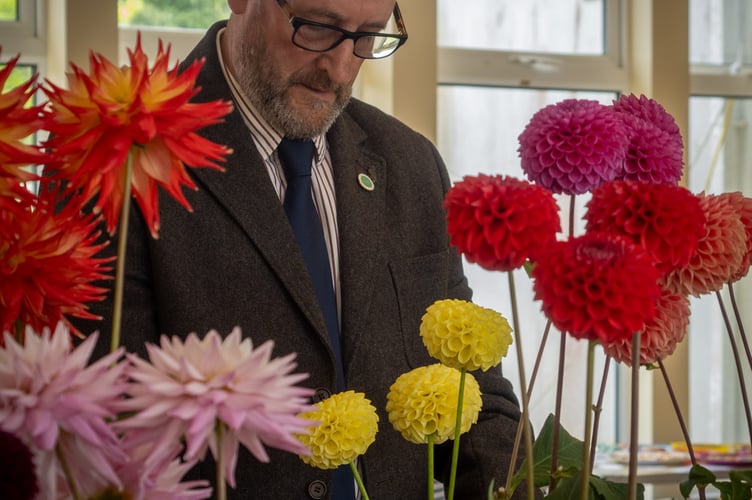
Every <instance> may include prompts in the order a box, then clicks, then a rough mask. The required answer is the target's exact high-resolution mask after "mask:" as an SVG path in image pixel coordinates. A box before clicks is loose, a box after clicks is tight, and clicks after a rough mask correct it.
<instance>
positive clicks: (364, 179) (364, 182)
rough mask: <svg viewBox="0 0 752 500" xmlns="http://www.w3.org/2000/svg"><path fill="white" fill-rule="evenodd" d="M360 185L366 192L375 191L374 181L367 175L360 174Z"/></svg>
mask: <svg viewBox="0 0 752 500" xmlns="http://www.w3.org/2000/svg"><path fill="white" fill-rule="evenodd" d="M358 184H360V187H362V188H363V189H365V190H366V191H373V189H374V187H375V186H374V184H373V179H371V178H370V177H369V176H368V175H367V174H358Z"/></svg>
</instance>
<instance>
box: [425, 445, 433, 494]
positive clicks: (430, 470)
mask: <svg viewBox="0 0 752 500" xmlns="http://www.w3.org/2000/svg"><path fill="white" fill-rule="evenodd" d="M426 498H427V499H428V500H433V434H429V435H428V495H427V496H426Z"/></svg>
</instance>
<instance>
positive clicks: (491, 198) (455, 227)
mask: <svg viewBox="0 0 752 500" xmlns="http://www.w3.org/2000/svg"><path fill="white" fill-rule="evenodd" d="M444 207H445V208H446V210H447V229H448V232H449V236H450V238H451V242H452V245H454V246H456V247H457V248H458V249H459V250H460V252H461V253H463V254H464V255H465V257H466V258H467V260H468V261H469V262H476V263H478V264H479V265H480V266H481V267H483V268H485V269H489V270H492V271H494V270H495V271H510V270H512V269H516V268H518V267H520V266H522V265H523V264H524V263H525V261H526V260H528V259H531V260H535V254H536V252H537V251H538V250H540V249H541V248H545V247H546V246H548V245H550V244H551V243H553V242H554V241H555V239H556V233H557V232H559V230H560V229H561V223H560V221H559V213H558V211H559V206H558V205H557V204H556V200H554V197H553V195H552V194H551V192H550V191H548V190H546V189H544V188H542V187H540V186H537V185H535V184H532V183H530V182H527V181H523V180H520V179H515V178H513V177H505V176H499V175H496V176H488V175H484V174H480V175H478V176H477V177H472V176H466V177H465V178H463V180H462V181H459V182H457V183H455V185H454V186H453V187H452V189H450V190H449V192H448V193H447V196H446V199H445V201H444Z"/></svg>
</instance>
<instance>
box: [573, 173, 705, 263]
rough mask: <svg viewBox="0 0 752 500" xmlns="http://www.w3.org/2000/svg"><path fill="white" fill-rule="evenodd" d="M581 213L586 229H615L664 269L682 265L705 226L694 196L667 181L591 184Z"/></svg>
mask: <svg viewBox="0 0 752 500" xmlns="http://www.w3.org/2000/svg"><path fill="white" fill-rule="evenodd" d="M584 219H585V220H586V221H587V222H586V225H585V228H586V230H588V231H597V232H608V233H614V234H619V235H622V236H625V237H627V238H629V239H630V240H631V241H632V242H633V243H635V244H638V245H640V246H642V247H643V248H645V250H647V251H648V253H650V255H651V256H652V257H653V258H654V259H655V263H656V266H657V267H658V269H659V270H660V271H661V272H662V273H663V274H665V273H668V272H669V271H671V270H673V269H676V268H678V267H681V266H685V265H687V264H688V263H689V259H690V257H691V256H692V254H693V253H694V252H695V249H696V248H697V244H698V242H699V240H700V237H701V236H702V235H703V234H704V232H705V213H704V212H703V210H702V209H701V208H700V200H699V199H698V198H697V196H695V195H694V194H693V193H692V192H690V191H689V190H687V189H685V188H683V187H680V186H672V185H666V184H653V183H646V182H638V181H623V180H618V181H612V182H609V183H606V184H602V185H601V186H599V187H597V188H595V189H594V190H593V193H592V197H591V199H590V200H589V201H588V203H587V212H586V213H585V216H584Z"/></svg>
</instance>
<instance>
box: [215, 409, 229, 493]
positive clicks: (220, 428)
mask: <svg viewBox="0 0 752 500" xmlns="http://www.w3.org/2000/svg"><path fill="white" fill-rule="evenodd" d="M214 432H215V433H216V434H217V456H216V457H215V458H216V462H217V500H227V483H226V481H225V459H224V453H223V451H222V439H223V436H222V434H224V424H222V422H217V427H216V429H215V431H214Z"/></svg>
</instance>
